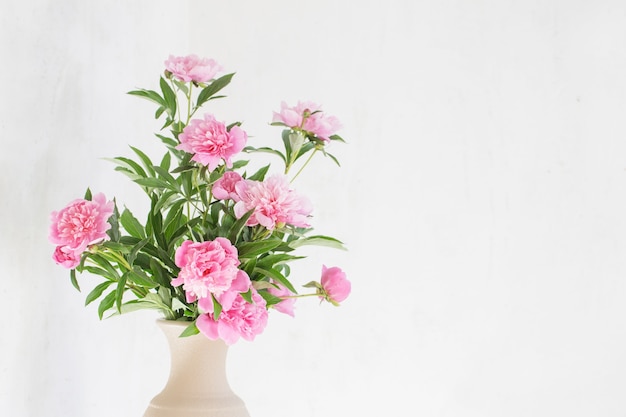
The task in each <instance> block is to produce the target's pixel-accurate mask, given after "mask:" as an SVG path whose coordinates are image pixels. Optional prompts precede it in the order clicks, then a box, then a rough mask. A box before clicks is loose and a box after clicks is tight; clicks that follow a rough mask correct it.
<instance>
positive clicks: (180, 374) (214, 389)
mask: <svg viewBox="0 0 626 417" xmlns="http://www.w3.org/2000/svg"><path fill="white" fill-rule="evenodd" d="M157 325H158V326H159V328H160V329H161V330H162V331H163V333H164V334H165V338H166V339H167V343H168V346H169V350H170V374H169V377H168V379H167V382H166V384H165V387H164V388H163V390H162V391H161V392H160V393H159V394H157V395H156V396H155V397H154V398H153V399H152V401H150V404H149V405H148V408H147V409H146V411H145V413H144V415H143V417H250V414H248V410H247V409H246V406H245V404H244V402H243V401H242V400H241V398H239V397H238V396H237V395H236V394H235V393H234V392H233V391H232V389H231V388H230V385H229V384H228V379H227V377H226V354H227V352H228V346H227V345H226V344H225V343H224V342H223V341H222V340H219V339H218V340H210V339H208V338H206V337H205V336H204V335H202V334H197V335H194V336H189V337H179V336H180V334H181V333H182V332H183V330H185V328H186V327H187V326H188V325H189V322H177V321H170V320H157Z"/></svg>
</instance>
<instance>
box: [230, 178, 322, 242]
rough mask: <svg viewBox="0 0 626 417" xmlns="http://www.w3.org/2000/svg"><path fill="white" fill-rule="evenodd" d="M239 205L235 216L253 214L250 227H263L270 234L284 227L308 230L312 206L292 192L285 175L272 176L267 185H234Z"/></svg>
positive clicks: (242, 182)
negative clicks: (270, 231) (269, 231)
mask: <svg viewBox="0 0 626 417" xmlns="http://www.w3.org/2000/svg"><path fill="white" fill-rule="evenodd" d="M235 189H236V191H237V195H238V198H239V201H238V202H237V203H236V204H235V216H237V218H241V217H242V216H243V215H244V214H246V213H247V212H248V211H250V210H252V209H254V212H253V213H252V215H251V216H250V218H249V219H248V221H247V223H246V224H247V225H248V226H256V225H257V224H260V225H262V226H264V227H265V228H267V229H268V230H273V229H274V228H276V227H277V226H281V225H284V224H288V225H292V226H297V227H309V223H308V222H307V218H308V216H309V215H310V214H311V211H312V205H311V202H310V201H309V200H308V199H307V198H306V197H304V196H300V195H298V194H297V193H296V192H295V191H294V190H292V189H290V188H289V180H288V179H287V177H286V176H284V175H273V176H271V177H269V178H267V179H266V180H265V181H263V182H261V181H252V180H243V181H239V182H238V183H237V184H236V185H235Z"/></svg>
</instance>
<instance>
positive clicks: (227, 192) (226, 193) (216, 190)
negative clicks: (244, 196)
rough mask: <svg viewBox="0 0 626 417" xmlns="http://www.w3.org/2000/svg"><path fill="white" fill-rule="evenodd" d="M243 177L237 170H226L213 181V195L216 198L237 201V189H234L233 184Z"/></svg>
mask: <svg viewBox="0 0 626 417" xmlns="http://www.w3.org/2000/svg"><path fill="white" fill-rule="evenodd" d="M242 179H243V178H242V177H241V175H240V174H239V173H238V172H235V171H227V172H225V173H224V175H222V177H220V179H218V180H217V181H215V184H213V188H212V192H213V196H214V197H215V198H217V199H218V200H226V199H231V200H235V201H238V196H237V191H235V185H236V184H237V183H238V182H239V181H241V180H242Z"/></svg>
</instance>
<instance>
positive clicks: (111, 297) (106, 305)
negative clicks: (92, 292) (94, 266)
mask: <svg viewBox="0 0 626 417" xmlns="http://www.w3.org/2000/svg"><path fill="white" fill-rule="evenodd" d="M115 293H116V291H111V292H110V293H109V294H108V295H107V296H106V297H104V298H103V299H102V301H100V304H99V305H98V317H99V318H100V320H102V316H103V315H104V312H105V311H107V310H109V309H110V308H111V307H113V304H115V297H116V295H115Z"/></svg>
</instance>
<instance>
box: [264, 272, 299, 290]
mask: <svg viewBox="0 0 626 417" xmlns="http://www.w3.org/2000/svg"><path fill="white" fill-rule="evenodd" d="M254 272H258V273H260V274H262V275H265V276H266V277H269V278H272V279H274V280H276V281H278V282H280V283H281V284H283V285H284V286H285V287H287V289H288V290H289V291H291V292H292V293H294V294H297V293H298V291H296V289H295V288H294V287H293V285H292V284H291V282H290V281H289V280H288V279H287V278H286V277H285V276H284V275H283V274H281V273H280V272H278V271H277V270H275V269H272V268H268V269H263V268H259V267H257V268H254Z"/></svg>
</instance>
